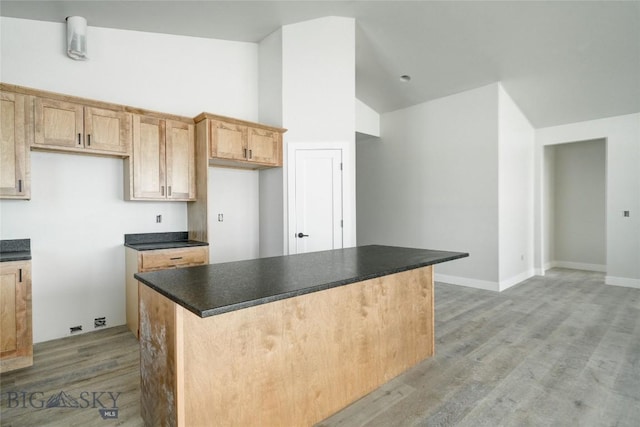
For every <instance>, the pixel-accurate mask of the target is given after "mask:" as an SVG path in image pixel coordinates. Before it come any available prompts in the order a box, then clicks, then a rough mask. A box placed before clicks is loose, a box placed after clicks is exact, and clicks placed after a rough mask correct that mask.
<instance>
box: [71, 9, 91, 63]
mask: <svg viewBox="0 0 640 427" xmlns="http://www.w3.org/2000/svg"><path fill="white" fill-rule="evenodd" d="M67 55H68V56H69V58H71V59H75V60H77V61H86V60H87V59H89V58H88V57H87V20H86V19H84V18H83V17H82V16H67Z"/></svg>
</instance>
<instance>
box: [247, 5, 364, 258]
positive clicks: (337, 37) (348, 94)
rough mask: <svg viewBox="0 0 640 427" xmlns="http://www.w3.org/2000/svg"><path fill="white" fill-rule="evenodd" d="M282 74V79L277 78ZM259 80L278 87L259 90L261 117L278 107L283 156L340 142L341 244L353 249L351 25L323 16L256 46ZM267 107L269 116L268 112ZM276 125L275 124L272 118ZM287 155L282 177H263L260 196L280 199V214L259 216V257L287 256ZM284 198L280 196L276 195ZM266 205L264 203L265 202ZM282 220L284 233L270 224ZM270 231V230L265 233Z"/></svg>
mask: <svg viewBox="0 0 640 427" xmlns="http://www.w3.org/2000/svg"><path fill="white" fill-rule="evenodd" d="M278 73H281V76H279V75H278ZM260 74H261V76H260V79H261V81H265V82H273V83H274V84H276V85H278V84H281V87H282V91H281V93H280V94H278V93H276V92H274V91H270V90H264V91H262V90H261V93H260V95H261V97H262V96H263V95H264V96H265V98H263V99H262V98H261V100H260V104H261V109H260V114H261V118H262V117H273V112H274V111H278V109H279V108H281V112H282V117H281V125H282V126H283V127H285V128H287V129H288V131H287V133H285V135H284V153H287V151H288V145H289V143H328V144H335V143H339V144H340V145H341V146H342V148H343V163H344V170H343V185H344V188H343V190H344V191H343V215H344V216H343V218H344V228H343V233H344V234H343V241H344V246H345V247H348V246H354V245H355V244H356V214H355V212H356V206H355V197H356V195H355V194H356V193H355V99H356V98H355V21H354V20H353V19H352V18H339V17H327V18H321V19H315V20H311V21H305V22H300V23H296V24H291V25H285V26H284V27H282V29H281V30H280V31H279V32H276V33H274V34H272V35H271V36H269V37H268V38H267V39H266V40H264V41H263V42H262V43H261V44H260ZM270 106H272V107H273V109H274V110H273V111H269V110H268V109H269V108H270ZM273 121H274V122H276V121H277V119H276V118H273ZM286 158H287V156H286V155H285V160H284V162H285V163H284V167H283V170H282V174H281V175H280V174H279V173H278V172H267V173H266V174H265V173H263V174H264V176H263V178H261V182H260V187H261V188H260V193H261V195H263V194H271V199H270V200H282V212H280V210H279V209H277V207H275V206H274V205H273V204H271V205H269V206H265V204H262V205H261V208H262V207H265V208H266V209H268V212H270V213H269V219H268V220H266V219H265V218H266V217H265V215H266V212H267V211H266V210H265V211H263V212H262V213H261V216H262V217H263V219H262V220H261V229H262V230H263V231H262V235H261V239H262V240H261V255H263V256H264V255H277V254H281V253H288V252H289V251H288V247H287V243H288V239H287V238H286V236H285V234H286V233H287V231H288V220H289V218H288V201H289V200H288V190H287V187H286V182H287V179H288V178H287V176H288V175H287V174H288V173H289V167H288V166H289V165H288V162H287V160H286ZM280 194H282V196H280ZM265 200H267V199H265ZM277 216H280V218H281V221H282V224H283V226H282V229H281V231H282V233H281V235H280V236H275V233H276V232H277V231H279V230H280V228H279V225H277V224H275V223H274V221H275V219H276V218H277ZM265 226H269V227H271V228H270V231H269V232H267V231H266V230H265Z"/></svg>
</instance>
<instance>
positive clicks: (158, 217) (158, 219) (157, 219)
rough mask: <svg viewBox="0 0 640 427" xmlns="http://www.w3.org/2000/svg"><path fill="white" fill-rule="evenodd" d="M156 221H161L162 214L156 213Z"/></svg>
mask: <svg viewBox="0 0 640 427" xmlns="http://www.w3.org/2000/svg"><path fill="white" fill-rule="evenodd" d="M156 222H157V223H161V222H162V215H156Z"/></svg>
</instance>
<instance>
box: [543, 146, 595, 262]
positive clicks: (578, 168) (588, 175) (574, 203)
mask: <svg viewBox="0 0 640 427" xmlns="http://www.w3.org/2000/svg"><path fill="white" fill-rule="evenodd" d="M606 157H607V142H606V139H603V138H601V139H594V140H587V141H579V142H569V143H564V144H557V145H549V146H545V147H544V192H543V194H544V198H545V200H544V205H545V206H546V208H545V212H544V221H543V223H544V224H545V229H544V236H545V247H544V254H545V260H544V269H545V270H548V269H549V268H553V267H563V268H571V269H577V270H589V271H599V272H606V268H607V267H606V266H607V259H606V225H607V218H606V199H607V194H606V191H607V178H606V175H607V173H606V172H607V171H606V164H607V158H606Z"/></svg>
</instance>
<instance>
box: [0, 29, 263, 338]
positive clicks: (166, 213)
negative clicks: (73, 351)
mask: <svg viewBox="0 0 640 427" xmlns="http://www.w3.org/2000/svg"><path fill="white" fill-rule="evenodd" d="M0 31H1V45H0V55H1V56H0V59H1V70H0V71H1V76H0V78H1V79H2V81H3V82H5V83H11V84H18V85H22V86H27V87H32V88H37V89H42V90H49V91H53V92H59V93H64V94H69V95H75V96H82V97H87V98H91V99H96V100H101V101H108V102H114V103H120V104H126V105H130V106H134V107H141V108H147V109H151V110H156V111H162V112H166V113H173V114H181V115H186V116H195V115H196V114H198V113H200V112H202V111H209V112H212V113H217V114H223V115H228V116H232V117H238V118H242V119H247V120H257V112H258V92H257V84H258V77H257V76H258V70H257V62H258V57H257V45H256V44H253V43H239V42H227V41H219V40H211V39H199V38H194V37H179V36H169V35H163V34H152V33H142V32H136V31H123V30H112V29H105V28H96V27H89V28H88V39H89V40H88V43H89V57H90V60H89V61H87V62H78V61H73V60H71V59H69V58H67V57H66V55H65V47H64V39H65V26H64V25H63V24H62V23H60V24H57V23H50V22H42V21H30V20H22V19H13V18H4V17H3V18H0ZM122 164H123V161H122V160H120V159H108V158H95V157H89V156H77V155H70V154H44V153H36V152H34V153H32V188H33V191H32V193H33V194H32V200H31V201H11V200H3V201H1V202H0V213H1V216H2V219H1V225H2V228H1V230H0V238H2V239H11V238H31V240H32V253H33V316H34V340H35V341H36V342H39V341H45V340H49V339H53V338H58V337H62V336H65V335H67V334H68V333H69V327H70V326H73V325H76V324H83V325H85V328H84V329H85V330H87V329H89V330H92V329H93V318H94V317H97V316H99V315H100V316H106V317H107V323H108V325H110V326H115V325H118V324H124V323H125V315H124V247H123V246H122V243H123V235H124V234H125V233H144V232H156V231H183V230H186V229H187V215H186V204H185V203H184V202H169V203H161V202H124V201H123V196H122V187H123V184H122V179H123V178H122V177H123V171H122ZM225 179H226V178H225ZM218 184H220V182H219V183H218ZM235 184H238V183H235ZM246 184H247V185H248V186H249V191H254V192H255V182H253V181H252V180H249V182H246ZM156 214H163V219H164V221H163V223H162V224H156V223H155V215H156ZM233 218H235V215H233V216H232V218H231V219H233ZM251 227H255V229H254V232H255V233H257V232H258V230H257V224H252V225H251ZM254 246H255V245H254V243H250V244H249V246H248V247H252V248H253V247H254Z"/></svg>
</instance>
